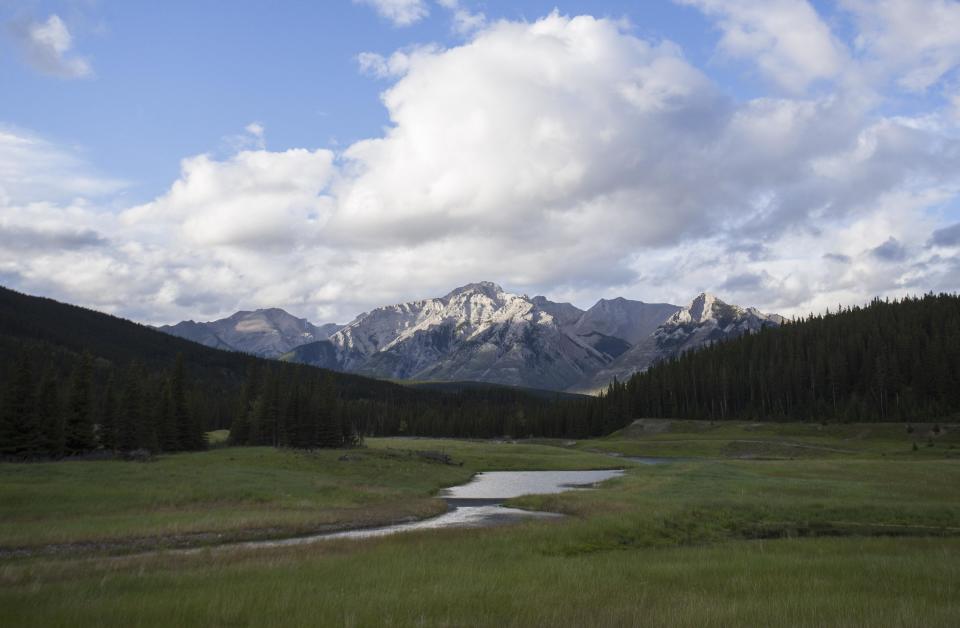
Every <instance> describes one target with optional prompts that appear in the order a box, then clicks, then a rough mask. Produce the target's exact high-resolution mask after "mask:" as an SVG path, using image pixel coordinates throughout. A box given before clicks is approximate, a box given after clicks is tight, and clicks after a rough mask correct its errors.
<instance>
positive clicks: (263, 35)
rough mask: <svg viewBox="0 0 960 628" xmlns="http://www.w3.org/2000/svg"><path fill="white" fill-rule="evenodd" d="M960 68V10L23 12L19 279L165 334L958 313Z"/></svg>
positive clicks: (6, 145) (616, 7) (7, 231)
mask: <svg viewBox="0 0 960 628" xmlns="http://www.w3.org/2000/svg"><path fill="white" fill-rule="evenodd" d="M558 42H559V44H558ZM591 55H596V59H597V61H595V63H597V64H599V65H596V66H594V67H591V65H590V63H587V62H584V59H586V58H588V57H590V56H591ZM958 63H960V3H958V2H956V1H955V0H842V1H840V2H836V3H834V2H806V1H805V0H772V1H770V2H759V1H754V0H729V1H727V2H720V1H719V0H677V1H650V2H613V1H610V2H605V1H592V2H573V1H567V2H559V1H551V2H538V1H526V2H498V1H494V0H488V1H486V2H479V1H472V0H459V1H457V0H362V1H351V0H331V1H329V2H323V3H305V2H273V3H254V2H236V3H230V5H229V8H227V5H225V4H224V3H222V2H206V1H204V2H164V3H156V2H119V1H110V0H72V1H67V2H45V1H36V2H34V1H30V0H24V1H20V2H10V1H2V0H0V95H2V97H0V138H2V139H3V142H2V143H0V281H2V283H4V284H5V285H9V286H11V287H14V288H18V289H22V290H25V291H28V292H32V293H40V294H46V295H49V296H54V297H57V298H62V299H64V300H68V301H72V302H78V303H81V304H84V305H88V306H92V307H97V308H99V309H102V310H106V311H111V312H116V313H119V314H123V315H126V316H130V317H133V318H137V319H138V320H148V321H151V322H169V321H173V320H178V319H180V318H197V319H206V318H211V317H215V316H219V315H223V314H227V313H229V312H231V311H232V310H234V309H238V308H241V307H243V308H249V307H266V306H280V307H286V308H287V309H290V310H291V311H294V312H295V313H297V314H300V315H303V316H307V317H309V318H311V319H312V320H314V321H317V322H323V321H326V320H337V321H340V322H343V321H344V320H346V319H349V318H351V317H352V315H353V314H356V313H358V312H359V311H361V310H363V309H368V308H369V307H372V306H375V305H379V304H382V303H385V302H390V301H396V300H403V299H409V298H416V297H425V296H433V295H436V294H442V293H444V292H446V291H447V290H448V289H449V288H452V287H454V285H457V284H460V283H467V282H471V281H479V280H493V281H497V282H499V283H502V284H504V286H505V287H507V288H508V289H513V290H516V291H523V292H528V293H531V294H532V293H540V292H542V293H546V294H548V295H549V296H551V297H554V298H557V299H565V300H570V301H572V302H574V303H576V304H577V305H580V306H582V307H585V306H589V305H591V304H592V302H593V301H595V300H596V299H597V298H599V297H610V296H616V295H622V296H626V297H629V298H637V299H643V300H648V301H674V302H679V303H682V302H685V301H689V300H690V299H691V298H692V297H693V296H694V295H695V294H696V293H697V292H699V291H701V290H710V291H714V292H717V293H719V294H720V296H721V297H724V298H727V299H728V300H731V301H735V302H741V303H742V304H744V305H757V306H760V307H763V308H765V309H770V310H777V311H781V312H784V313H788V314H789V313H801V312H805V311H810V310H821V309H823V308H824V307H826V306H827V305H833V304H835V303H837V302H838V301H839V302H845V303H855V302H860V301H863V300H866V299H869V298H871V297H872V296H874V295H898V294H905V293H916V292H922V291H926V290H944V289H946V290H956V289H957V288H958V287H960V270H958V269H960V262H958V257H957V255H958V251H957V247H956V246H955V244H957V245H960V241H958V242H957V243H954V242H953V239H951V237H952V236H950V234H952V233H954V231H951V228H953V227H954V226H955V224H956V223H957V222H958V221H960V212H958V202H957V198H958V193H957V191H958V189H960V176H958V172H960V158H958V157H957V155H958V154H960V148H958V137H960V134H958V128H960V126H958V125H960V73H958V71H957V66H958ZM391 118H392V119H391ZM956 239H957V240H960V238H956ZM890 251H895V252H897V254H896V255H889V254H888V253H889V252H890Z"/></svg>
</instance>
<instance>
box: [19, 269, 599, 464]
mask: <svg viewBox="0 0 960 628" xmlns="http://www.w3.org/2000/svg"><path fill="white" fill-rule="evenodd" d="M0 377H2V379H0V389H2V390H0V456H6V457H14V458H30V457H45V456H52V457H60V456H63V455H78V454H88V453H90V452H94V451H98V450H99V451H130V450H134V449H145V450H149V451H180V450H191V449H200V448H203V447H204V446H205V442H204V439H203V434H204V432H206V431H208V430H212V429H220V428H231V429H232V432H233V434H232V438H233V440H234V442H235V443H237V444H242V445H246V444H253V445H261V444H262V445H278V446H292V447H320V446H339V445H344V444H349V443H352V442H357V441H358V440H360V439H361V438H362V437H363V436H365V435H374V434H412V435H427V434H430V435H453V436H474V437H489V436H503V435H505V434H510V435H558V436H561V435H572V434H575V435H578V436H582V435H586V434H588V433H591V434H592V433H599V432H600V431H601V430H602V429H604V428H605V427H609V426H605V425H604V424H603V423H602V420H601V418H600V417H596V418H594V419H593V422H592V423H591V422H590V420H589V419H590V417H591V416H592V415H591V412H592V401H591V400H587V401H578V402H569V401H561V400H559V399H558V400H552V399H544V398H542V397H537V396H534V395H531V394H528V393H526V392H524V391H522V390H513V389H509V388H505V387H490V388H485V387H482V386H480V387H477V388H469V387H465V388H462V389H457V390H453V391H448V392H442V391H434V390H429V389H417V388H410V387H405V386H400V385H397V384H394V383H390V382H385V381H380V380H374V379H368V378H364V377H360V376H356V375H349V374H345V373H336V372H333V371H327V370H323V369H318V368H315V367H310V366H304V365H298V364H288V363H281V362H276V361H273V360H265V359H261V358H256V357H253V356H248V355H243V354H239V353H232V352H227V351H220V350H217V349H211V348H208V347H205V346H202V345H199V344H196V343H193V342H189V341H186V340H182V339H180V338H176V337H173V336H169V335H167V334H163V333H160V332H158V331H156V330H154V329H151V328H149V327H147V326H144V325H138V324H136V323H132V322H130V321H126V320H123V319H120V318H116V317H113V316H109V315H106V314H102V313H99V312H94V311H92V310H87V309H84V308H80V307H76V306H72V305H66V304H63V303H58V302H56V301H53V300H51V299H44V298H38V297H32V296H27V295H23V294H20V293H17V292H14V291H11V290H7V289H4V288H0ZM560 405H563V406H564V407H563V408H559V406H560Z"/></svg>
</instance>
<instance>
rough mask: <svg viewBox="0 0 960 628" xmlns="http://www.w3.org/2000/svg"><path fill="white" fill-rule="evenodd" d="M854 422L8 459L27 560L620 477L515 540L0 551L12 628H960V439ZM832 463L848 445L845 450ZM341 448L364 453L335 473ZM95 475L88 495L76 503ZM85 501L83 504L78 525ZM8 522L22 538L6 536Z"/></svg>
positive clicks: (524, 528) (499, 536)
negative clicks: (710, 451)
mask: <svg viewBox="0 0 960 628" xmlns="http://www.w3.org/2000/svg"><path fill="white" fill-rule="evenodd" d="M660 427H661V428H662V427H663V426H662V425H661V426H660ZM707 427H709V426H707ZM848 427H850V426H839V427H838V428H835V429H837V430H838V433H830V432H828V433H826V434H824V433H823V432H822V431H821V433H820V435H819V438H820V440H819V441H817V442H819V444H820V447H819V449H818V450H817V451H821V450H822V451H823V453H822V454H821V455H807V456H803V457H798V458H796V459H793V460H790V459H782V460H756V459H752V460H741V459H728V458H725V457H723V456H717V457H714V458H711V459H699V460H690V461H685V462H681V463H673V464H668V465H657V466H648V465H634V464H629V463H626V461H618V460H617V459H616V458H611V457H609V456H604V455H600V454H598V453H592V452H590V451H584V450H604V449H606V450H610V451H618V452H620V453H627V452H624V451H623V449H626V448H628V447H634V448H635V449H632V450H630V453H633V452H642V453H644V454H647V455H650V454H652V453H653V451H661V453H662V450H658V449H657V448H658V447H659V445H657V444H654V445H649V443H647V442H646V441H650V442H653V443H658V442H660V440H661V439H663V438H664V434H672V437H671V440H672V441H674V442H676V441H684V440H689V441H690V443H689V444H688V445H687V449H684V448H683V447H681V446H679V445H678V446H676V447H675V449H676V451H683V452H684V453H685V455H690V454H691V453H692V450H695V449H696V448H697V447H701V444H700V443H702V442H703V441H704V438H703V434H704V430H703V429H702V428H703V426H702V425H696V424H672V425H670V426H669V429H670V431H668V432H665V431H661V432H659V433H656V434H651V430H650V429H646V428H645V429H643V430H639V429H635V428H633V429H628V430H624V431H623V432H621V433H619V434H616V435H614V436H612V437H610V438H608V439H599V440H595V441H586V442H580V443H577V444H576V445H575V446H571V445H570V444H569V443H557V444H556V445H557V446H551V445H548V444H529V443H520V444H512V443H490V442H475V441H451V440H438V439H372V440H371V441H370V442H369V443H368V447H367V448H366V449H362V450H353V451H350V452H322V453H320V454H297V453H293V452H277V451H272V450H267V449H248V450H243V449H221V450H216V451H211V452H207V453H203V454H185V455H182V456H170V457H168V458H162V459H161V460H160V461H158V462H154V463H112V462H97V463H93V462H90V463H80V462H77V463H67V464H62V465H59V466H58V465H0V513H2V514H3V517H2V521H3V526H2V530H3V534H4V535H5V536H4V537H3V538H4V541H3V542H2V543H0V545H3V546H9V544H10V543H11V541H10V540H9V539H20V540H24V539H27V540H29V541H31V544H33V545H37V544H40V543H42V542H43V541H39V540H37V539H42V538H44V535H45V534H46V535H47V537H46V538H57V539H60V542H63V541H65V540H68V539H74V540H76V539H84V538H89V535H90V534H92V530H93V529H94V528H95V527H96V526H95V525H93V524H88V523H85V521H86V520H88V519H93V520H96V519H97V517H103V519H102V520H103V521H109V520H111V517H119V512H120V511H122V512H123V513H125V515H124V517H123V518H122V519H117V520H115V521H114V524H113V525H114V526H115V528H114V530H115V533H117V532H116V531H118V532H120V533H122V534H131V533H132V534H136V535H144V534H148V533H149V534H157V533H160V534H163V533H164V530H167V529H168V528H167V523H166V522H163V521H159V520H157V518H156V517H157V510H162V508H161V506H160V505H161V504H165V506H164V507H165V508H167V509H168V510H169V511H171V512H176V513H178V516H180V517H181V519H180V521H181V524H180V525H181V526H187V528H185V529H195V530H200V529H204V528H203V526H194V527H192V528H190V527H189V526H190V525H193V524H188V523H186V522H187V521H188V520H189V513H195V512H206V513H207V514H208V515H209V519H207V520H206V522H205V523H204V525H220V526H221V529H234V530H243V529H248V528H244V527H243V526H239V525H235V524H231V523H230V521H231V520H232V519H233V518H234V517H236V516H238V513H243V512H248V509H249V508H250V504H257V507H256V508H252V512H254V513H255V515H254V516H252V518H251V519H248V520H247V521H246V523H250V522H251V521H256V522H258V525H260V524H262V523H263V521H266V520H268V519H269V517H268V515H267V513H269V512H270V511H274V514H273V515H271V516H272V517H274V518H275V520H277V521H280V522H281V524H282V525H281V526H280V527H279V528H278V530H282V531H283V532H284V533H288V532H290V531H291V530H294V529H295V528H296V526H297V525H303V522H304V521H309V522H310V525H315V524H316V523H317V522H319V521H327V520H328V519H329V520H332V519H333V518H334V515H331V514H329V513H337V514H336V517H339V519H338V521H340V522H343V521H347V520H349V517H347V513H350V514H351V516H353V515H356V514H357V513H360V512H363V511H364V510H366V509H371V508H375V507H383V508H384V509H385V510H383V511H380V512H383V513H386V512H387V509H389V508H392V507H394V506H396V505H397V504H400V503H404V501H405V500H406V503H411V504H414V503H416V504H428V505H429V504H433V503H434V501H433V500H431V498H430V495H431V494H432V493H433V491H435V490H436V489H437V488H438V487H440V486H442V485H445V484H452V483H459V482H462V481H463V480H464V479H466V478H467V477H469V475H470V474H471V473H473V472H474V471H476V470H483V469H549V468H555V469H560V468H566V469H576V468H598V467H601V466H607V467H610V466H616V465H617V464H618V463H620V464H621V465H622V466H625V467H626V468H627V472H626V475H625V476H624V477H622V478H619V479H615V480H612V481H609V482H607V483H605V484H604V485H603V487H602V488H600V489H598V490H593V491H581V492H575V493H565V494H562V495H552V496H529V497H524V498H519V499H516V500H512V502H511V503H512V505H516V506H520V507H525V508H536V509H545V510H552V511H557V512H563V513H566V514H568V515H570V516H568V517H566V518H564V519H560V520H553V521H530V522H527V523H523V524H521V525H517V526H511V527H506V528H495V529H485V530H438V531H421V532H415V533H409V534H404V535H398V536H394V537H387V538H381V539H376V540H366V541H351V540H340V541H332V542H323V543H317V544H313V545H309V546H301V547H295V548H273V549H255V550H251V549H221V550H211V549H205V550H201V551H200V552H199V553H196V554H189V555H183V554H174V553H167V552H161V553H155V554H150V555H139V556H136V555H131V556H107V555H106V554H107V553H110V550H109V548H108V549H106V550H102V551H101V552H100V553H99V554H89V553H88V554H87V555H85V556H81V555H70V554H65V555H59V554H53V555H35V556H31V557H7V558H5V559H0V624H2V625H11V626H19V625H25V626H77V625H80V626H83V625H141V626H168V625H178V626H194V625H196V626H216V625H230V626H264V625H267V626H269V625H353V626H368V625H396V626H407V625H431V626H432V625H481V626H558V625H589V626H597V625H601V626H602V625H611V626H623V625H653V626H674V625H681V626H729V625H745V626H758V625H764V626H774V625H789V626H795V625H808V626H822V625H831V626H834V625H837V626H881V625H883V626H886V625H902V626H951V625H956V623H957V618H958V617H960V561H958V557H960V460H958V459H953V458H951V457H950V456H949V455H948V453H949V452H950V451H951V450H950V449H949V444H950V441H949V439H950V438H951V436H950V434H953V433H955V432H947V433H946V434H944V435H943V436H941V437H939V438H941V439H942V440H937V441H936V442H935V443H934V446H933V447H926V445H925V444H924V445H923V447H922V448H921V449H920V450H918V451H917V452H914V451H913V450H912V447H911V448H908V449H907V451H905V452H900V451H894V449H895V448H896V447H900V445H902V443H901V442H900V441H899V440H897V438H898V437H897V436H896V432H895V430H892V431H890V432H889V433H888V432H887V431H885V430H884V429H876V431H874V430H873V429H872V428H871V430H870V431H869V433H864V429H865V428H864V429H861V430H860V431H859V432H857V433H856V434H855V436H856V435H859V439H858V442H859V446H857V447H854V446H850V445H849V444H848V443H849V441H848V440H847V439H848V435H849V432H848V431H846V430H847V428H848ZM852 427H856V426H852ZM889 427H891V428H897V429H903V426H889ZM840 428H842V429H840ZM658 429H659V428H658ZM722 429H724V430H728V431H727V432H725V433H722V432H717V431H714V432H713V434H712V435H713V436H718V435H719V436H726V437H727V438H726V441H727V442H729V441H737V440H749V441H760V442H761V444H762V443H764V442H766V443H768V444H770V445H771V446H772V445H773V444H776V443H777V441H782V440H783V439H789V440H790V441H791V442H793V441H796V442H804V443H806V442H811V440H810V439H813V438H816V435H810V434H807V432H806V430H808V429H809V426H799V425H797V426H790V425H781V426H778V427H777V429H774V430H763V429H753V428H749V426H745V425H736V426H729V427H724V428H722ZM831 429H834V428H831ZM748 430H749V431H748ZM946 430H947V428H944V430H942V431H946ZM744 433H749V434H750V435H751V436H752V438H750V439H745V438H743V434H744ZM711 440H715V441H718V442H720V443H723V442H724V438H712V439H711ZM925 442H926V441H924V443H925ZM723 446H724V445H721V446H720V450H721V451H722V450H723ZM645 447H649V448H648V449H644V448H645ZM900 448H901V449H902V447H900ZM843 449H852V450H855V451H854V452H852V453H847V454H843V453H838V452H837V451H833V450H843ZM410 450H435V451H444V452H445V453H447V454H449V455H450V456H452V457H453V458H454V460H457V461H462V462H463V463H464V464H463V466H462V467H460V466H448V465H442V464H436V463H431V462H427V461H425V460H423V459H421V458H420V457H418V456H416V455H410V453H409V451H410ZM928 450H933V452H931V451H928ZM345 453H346V454H347V455H348V456H350V457H357V458H359V460H348V461H340V460H339V458H340V457H341V456H343V455H344V454H345ZM885 454H886V455H885ZM745 455H751V456H753V455H756V451H755V450H751V451H748V452H747V453H746V454H745ZM110 465H114V466H112V467H111V466H110ZM130 465H132V467H131V466H130ZM69 467H74V468H73V469H68V468H69ZM82 467H86V468H83V469H81V468H82ZM188 478H192V480H190V481H188ZM94 480H95V481H94ZM90 482H93V483H94V484H98V486H96V487H92V488H90V490H87V491H86V493H84V492H83V491H84V490H85V487H86V486H87V485H88V483H90ZM137 487H139V490H137ZM324 487H326V488H324ZM74 491H79V492H80V494H79V495H78V496H76V497H74V498H73V500H72V501H69V499H70V498H69V496H70V495H71V494H72V493H73V492H74ZM181 492H183V493H184V494H183V495H181ZM191 496H192V497H191ZM11 498H12V499H11ZM64 499H67V500H68V502H69V503H67V504H63V505H58V501H60V500H64ZM72 508H76V509H79V511H78V512H77V513H76V514H75V515H71V516H66V515H65V513H67V512H69V511H70V510H71V509H72ZM298 508H300V509H302V511H301V512H300V515H295V514H293V513H297V512H298V510H297V509H298ZM427 510H428V509H427V508H426V507H425V511H427ZM111 512H112V513H114V514H112V515H111V514H110V513H111ZM397 512H399V511H397ZM407 512H409V511H407ZM98 513H100V514H98ZM305 513H309V516H306V514H305ZM414 514H419V513H414ZM11 515H13V516H15V517H17V521H18V522H19V526H17V525H12V524H11V525H9V526H8V525H7V521H8V519H9V518H10V516H11ZM395 515H396V512H392V511H391V516H395ZM298 517H303V518H298ZM60 518H62V519H64V521H62V522H58V521H57V520H58V519H60ZM286 524H291V525H292V527H283V525H286ZM231 525H233V527H232V528H231ZM45 526H51V527H52V529H53V530H54V532H44V531H43V530H42V529H43V528H44V527H45ZM18 528H19V531H18ZM148 531H151V532H148ZM105 538H112V537H109V536H108V537H105Z"/></svg>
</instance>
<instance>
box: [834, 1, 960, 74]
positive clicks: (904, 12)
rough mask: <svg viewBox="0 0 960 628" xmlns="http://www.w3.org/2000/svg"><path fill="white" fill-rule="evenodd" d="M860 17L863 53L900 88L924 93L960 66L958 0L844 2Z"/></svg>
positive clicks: (959, 15) (959, 9)
mask: <svg viewBox="0 0 960 628" xmlns="http://www.w3.org/2000/svg"><path fill="white" fill-rule="evenodd" d="M841 4H842V6H843V7H844V8H846V9H847V10H848V11H850V12H852V13H853V14H854V16H855V18H856V21H857V25H858V26H859V28H860V33H859V35H858V36H857V38H856V40H855V44H856V47H857V49H858V51H859V52H861V53H862V54H864V55H866V57H867V58H868V59H869V60H872V61H874V62H876V63H878V64H879V70H880V71H881V72H884V73H891V74H892V75H893V76H894V77H895V78H896V79H897V81H898V82H899V84H900V86H901V87H903V88H904V89H907V90H910V91H924V90H926V89H928V88H930V87H931V86H933V85H934V84H935V83H936V82H937V81H939V80H940V79H941V78H942V77H943V76H944V75H946V74H947V73H948V72H950V71H951V70H953V69H954V68H955V67H956V66H957V64H958V63H960V3H958V2H956V1H955V0H870V1H866V0H842V2H841Z"/></svg>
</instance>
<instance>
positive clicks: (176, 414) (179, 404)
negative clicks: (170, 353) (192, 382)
mask: <svg viewBox="0 0 960 628" xmlns="http://www.w3.org/2000/svg"><path fill="white" fill-rule="evenodd" d="M185 378H186V375H185V373H184V366H183V354H182V353H180V354H178V355H177V361H176V364H175V365H174V367H173V375H172V376H171V378H170V405H171V411H172V413H173V423H174V424H175V425H176V430H177V442H178V448H179V449H197V448H198V442H197V434H196V431H197V428H196V425H195V423H194V421H193V418H192V417H191V416H190V408H189V407H188V406H187V391H186V382H185V381H184V380H185Z"/></svg>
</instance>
